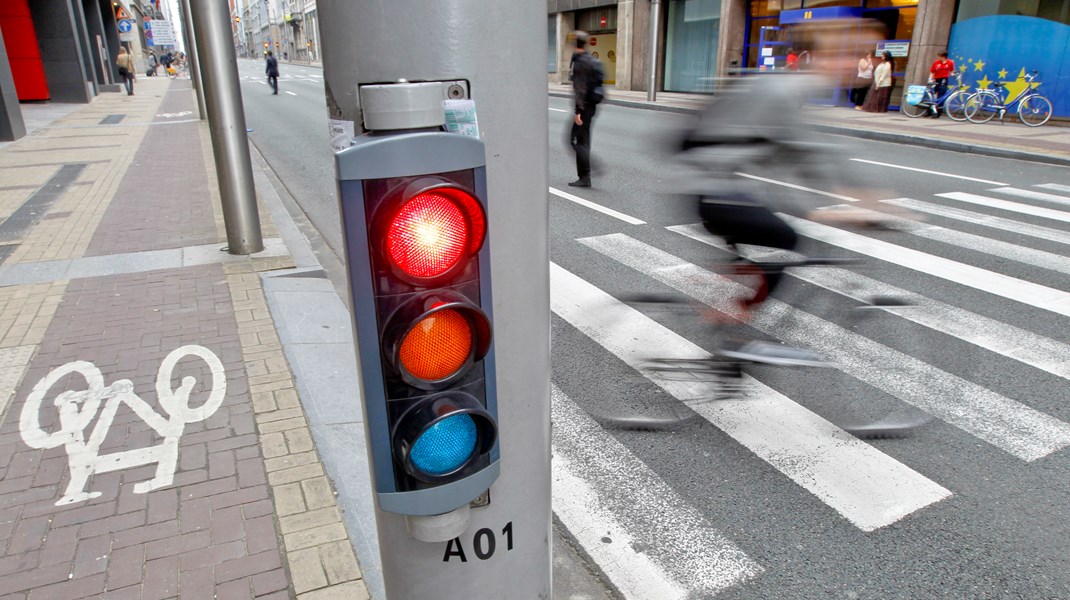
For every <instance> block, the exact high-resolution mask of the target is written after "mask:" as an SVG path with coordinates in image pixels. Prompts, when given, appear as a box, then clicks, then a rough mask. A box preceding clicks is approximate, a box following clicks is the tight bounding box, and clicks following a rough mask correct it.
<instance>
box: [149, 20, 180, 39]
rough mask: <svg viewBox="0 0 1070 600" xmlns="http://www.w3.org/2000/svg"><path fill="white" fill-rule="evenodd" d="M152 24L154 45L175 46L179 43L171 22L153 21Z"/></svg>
mask: <svg viewBox="0 0 1070 600" xmlns="http://www.w3.org/2000/svg"><path fill="white" fill-rule="evenodd" d="M150 24H151V25H152V43H153V44H154V45H156V46H174V45H176V44H177V43H178V42H177V40H176V36H175V28H174V26H173V25H172V24H171V22H170V21H167V20H164V19H153V20H152V21H151V22H150Z"/></svg>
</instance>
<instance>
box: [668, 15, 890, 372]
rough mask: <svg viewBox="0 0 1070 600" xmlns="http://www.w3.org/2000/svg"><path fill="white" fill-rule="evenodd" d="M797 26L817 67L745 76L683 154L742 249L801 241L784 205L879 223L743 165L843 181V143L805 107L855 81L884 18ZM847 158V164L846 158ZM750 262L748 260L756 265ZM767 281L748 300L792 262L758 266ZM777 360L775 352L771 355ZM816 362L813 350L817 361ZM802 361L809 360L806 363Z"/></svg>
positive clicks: (753, 348) (696, 184)
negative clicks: (818, 134) (766, 179)
mask: <svg viewBox="0 0 1070 600" xmlns="http://www.w3.org/2000/svg"><path fill="white" fill-rule="evenodd" d="M804 27H805V28H804V29H799V30H796V33H797V34H799V36H800V37H801V38H802V41H805V42H808V44H807V45H808V46H809V47H812V48H813V49H814V53H813V54H814V69H813V70H812V71H808V72H807V74H796V73H787V74H770V75H762V76H757V77H748V78H744V79H741V80H739V81H738V82H736V83H735V84H734V85H731V86H729V87H728V89H727V90H725V91H724V92H722V93H720V94H718V96H717V97H716V98H715V99H714V100H713V102H711V103H710V105H709V106H708V107H707V108H706V109H705V111H704V112H703V113H702V115H701V116H700V117H699V119H698V121H697V123H695V124H694V126H693V127H692V128H691V129H690V130H689V131H688V133H687V135H686V136H685V139H684V141H683V144H682V149H681V150H682V152H681V154H680V159H681V161H682V163H683V164H684V165H686V166H688V167H690V168H691V171H692V177H691V179H690V180H689V182H688V190H690V192H692V193H694V194H695V195H696V196H697V197H698V208H699V214H700V216H701V218H702V221H703V224H704V225H705V227H706V229H707V230H708V231H710V233H712V234H714V235H716V236H719V237H721V238H723V239H724V240H725V242H727V243H728V244H729V245H730V246H731V247H732V249H733V250H734V251H736V252H737V254H738V253H739V251H740V249H739V247H738V246H739V245H753V246H763V247H767V248H777V249H783V250H792V249H794V248H795V247H796V246H797V244H798V242H799V237H798V235H797V234H796V233H795V231H794V230H793V229H792V228H791V226H790V225H788V224H787V223H786V222H785V221H784V220H782V219H781V218H780V217H778V216H777V215H776V214H775V213H777V212H784V213H788V214H793V215H796V216H805V217H807V218H810V219H814V220H821V221H826V222H828V221H835V222H837V223H843V224H858V225H869V224H872V223H873V217H872V214H871V213H869V212H868V211H856V210H821V211H816V212H815V211H814V209H816V208H818V206H819V205H820V204H825V203H827V199H824V200H826V201H825V202H822V200H823V199H822V198H821V197H820V196H816V195H807V194H805V193H804V192H794V193H792V194H785V193H783V192H782V191H780V190H773V189H765V188H762V189H760V190H759V189H756V185H755V184H754V183H753V182H746V183H744V182H743V181H741V180H740V178H739V177H738V176H736V172H737V171H740V170H743V169H746V168H747V167H759V168H760V169H761V171H762V173H763V174H766V173H769V172H770V171H791V170H794V171H796V172H798V173H801V174H802V175H804V176H805V177H807V178H811V177H821V178H822V179H824V180H827V181H835V180H837V179H838V177H836V176H835V173H834V172H832V171H831V170H833V169H836V168H837V167H838V165H836V164H834V163H837V162H839V161H837V160H836V158H837V156H838V154H839V153H838V149H837V148H836V147H835V146H833V145H831V144H829V143H818V142H813V141H811V140H812V138H813V134H812V133H811V131H810V130H809V129H807V128H806V127H805V124H804V122H803V119H802V115H801V114H800V108H801V106H802V104H803V103H804V102H805V101H806V100H807V99H808V98H811V97H814V96H815V95H816V94H817V93H818V92H820V91H826V90H830V88H832V87H839V88H849V87H851V81H852V80H853V76H854V74H855V70H856V69H857V55H858V53H859V51H860V49H862V48H872V47H874V46H875V45H876V41H877V40H878V39H882V38H881V36H880V35H879V33H880V29H879V28H880V25H878V24H876V23H873V22H869V21H860V20H856V19H852V20H835V21H826V22H822V23H813V24H807V25H806V26H804ZM840 164H842V163H840ZM749 265H750V263H748V266H749ZM751 268H754V269H756V270H757V271H758V272H759V273H760V274H761V275H762V278H761V279H762V280H763V283H762V284H761V285H760V286H759V287H758V288H757V289H755V290H754V294H753V296H752V297H750V298H744V299H742V300H741V302H742V304H743V307H744V308H745V309H747V310H750V309H754V308H756V307H757V306H758V305H760V303H761V302H762V301H763V300H764V299H765V297H766V296H767V295H768V294H769V293H770V292H771V291H772V290H773V289H775V288H776V286H777V283H778V282H779V280H780V277H781V271H782V267H779V266H773V267H767V268H763V267H762V266H761V263H755V266H754V267H751ZM773 346H774V345H771V344H762V343H758V344H754V343H751V344H748V345H746V348H747V349H748V352H750V353H749V354H748V355H747V356H746V358H747V359H749V360H754V361H756V362H776V363H777V364H787V363H785V361H784V360H781V359H780V358H776V359H774V358H772V357H771V355H773V354H775V355H778V356H780V355H783V354H784V350H792V349H786V348H784V347H773ZM766 359H768V360H766ZM803 362H813V358H812V357H811V358H810V359H808V360H807V361H803ZM800 364H801V363H800Z"/></svg>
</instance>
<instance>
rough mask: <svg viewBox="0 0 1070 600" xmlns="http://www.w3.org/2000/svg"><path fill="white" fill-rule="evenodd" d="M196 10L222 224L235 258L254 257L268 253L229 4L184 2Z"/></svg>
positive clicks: (194, 16)
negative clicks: (254, 254)
mask: <svg viewBox="0 0 1070 600" xmlns="http://www.w3.org/2000/svg"><path fill="white" fill-rule="evenodd" d="M184 1H185V2H188V3H189V4H188V5H187V6H189V7H190V8H192V10H191V11H190V13H191V20H192V22H193V28H192V29H191V30H190V31H191V32H192V31H194V30H196V32H197V35H196V36H193V37H194V38H195V39H196V42H197V50H198V55H199V56H205V57H211V60H208V61H205V64H203V65H201V66H202V67H204V71H203V73H202V75H204V79H203V81H202V83H203V84H204V97H205V101H206V102H205V106H206V108H207V110H208V127H209V129H210V130H211V132H212V150H213V152H214V154H215V170H216V177H217V178H218V180H219V194H220V197H221V198H222V201H223V222H224V225H225V226H226V230H227V246H228V248H227V249H228V251H229V252H230V253H231V254H253V253H255V252H260V251H261V250H263V249H264V242H263V240H262V239H261V233H260V214H259V212H258V211H257V206H256V189H255V188H254V187H253V166H252V163H251V162H250V159H249V139H248V137H247V134H246V132H245V113H244V112H243V110H242V99H241V88H240V87H239V80H238V62H237V58H235V56H234V46H233V45H231V43H230V23H229V22H228V21H229V15H228V12H227V4H226V2H218V1H216V0H192V1H191V0H184Z"/></svg>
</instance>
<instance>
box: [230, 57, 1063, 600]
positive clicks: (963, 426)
mask: <svg viewBox="0 0 1070 600" xmlns="http://www.w3.org/2000/svg"><path fill="white" fill-rule="evenodd" d="M283 73H284V77H283V79H282V82H281V85H282V87H281V89H282V92H283V93H282V94H281V95H280V96H277V97H276V96H271V95H270V91H269V89H268V87H267V86H266V85H264V84H261V83H258V82H257V81H258V80H262V79H263V77H262V70H261V69H260V67H259V63H251V62H250V63H247V64H245V63H243V65H242V74H243V76H248V77H250V79H247V80H243V91H244V93H245V105H246V112H247V119H248V122H249V127H251V128H252V129H253V132H252V133H251V134H250V137H251V139H252V140H253V142H254V143H255V144H256V146H257V147H258V148H259V149H260V151H261V152H262V153H263V154H264V156H265V157H266V158H267V160H268V161H269V163H270V164H271V166H272V168H273V169H275V171H276V173H277V174H278V175H279V177H280V179H282V180H283V181H284V182H285V184H286V185H287V187H288V188H289V190H290V192H291V194H292V195H293V196H294V197H295V198H296V199H297V201H298V203H299V204H300V205H301V206H302V207H303V208H304V210H305V211H306V213H307V214H308V216H309V217H310V219H311V220H312V222H313V223H314V224H315V225H316V227H317V228H318V229H319V231H320V232H321V234H322V235H323V238H324V239H325V240H326V242H327V244H328V245H329V246H331V247H332V248H334V249H335V251H336V252H337V251H338V249H340V248H341V239H340V234H339V232H338V226H337V217H336V216H335V214H336V208H335V205H334V190H333V166H332V164H331V160H330V151H329V148H328V145H327V136H326V122H325V118H326V117H325V110H324V107H323V96H322V80H321V79H320V78H318V77H317V75H321V72H320V71H319V70H318V69H307V68H302V67H294V66H289V65H284V66H283ZM286 92H292V93H293V94H294V95H290V94H286ZM549 110H550V130H549V132H548V135H549V141H550V153H551V157H550V158H551V160H550V186H551V187H552V188H555V189H556V190H559V191H561V192H562V193H563V194H564V195H562V194H556V193H551V194H550V195H549V202H550V232H551V261H552V263H553V264H552V265H551V282H552V286H551V287H552V293H551V295H552V297H551V304H552V307H553V310H554V313H555V314H554V316H553V317H552V319H553V368H554V370H553V381H554V384H555V396H554V452H555V462H554V469H555V473H554V474H555V480H557V481H562V480H567V481H573V482H575V483H576V486H574V487H573V488H571V489H569V490H562V491H563V492H564V493H559V492H557V491H555V494H554V502H555V505H554V509H555V513H556V514H557V516H558V519H559V520H560V522H561V523H562V525H564V526H565V527H566V528H567V529H569V530H570V532H571V533H572V535H573V536H574V538H575V541H576V543H578V544H579V545H580V546H581V547H583V548H584V549H585V551H586V552H587V554H588V555H589V556H590V558H591V559H592V561H593V562H595V563H596V564H598V565H599V566H600V567H601V568H602V570H603V571H604V573H605V575H606V577H607V579H608V580H610V581H611V582H612V583H613V585H614V586H615V587H617V588H618V589H619V590H620V591H621V592H622V593H623V594H624V595H625V596H626V597H630V598H646V597H649V598H669V597H678V598H684V597H709V596H714V595H716V596H717V597H719V598H748V599H749V598H786V597H791V598H823V597H844V598H929V597H944V596H950V597H1000V598H1002V597H1024V598H1065V597H1070V558H1068V556H1067V553H1066V552H1065V548H1066V539H1067V535H1068V533H1070V519H1068V516H1070V509H1068V506H1067V498H1068V492H1070V489H1068V488H1070V485H1068V478H1067V476H1066V474H1067V472H1068V467H1070V464H1068V463H1070V451H1068V450H1067V446H1070V424H1068V422H1070V406H1068V405H1067V403H1066V398H1067V392H1068V387H1067V379H1068V378H1070V327H1068V326H1067V323H1068V321H1067V317H1068V316H1070V277H1068V275H1070V266H1068V261H1066V260H1065V257H1066V254H1067V245H1068V244H1070V208H1068V207H1070V170H1067V169H1065V168H1061V167H1052V166H1047V165H1040V164H1032V163H1028V162H1022V161H1008V160H1000V159H992V158H984V157H975V156H970V155H965V154H956V153H949V152H942V151H935V150H927V149H924V148H911V147H905V146H900V145H894V144H883V143H877V142H860V141H858V142H856V141H854V140H847V139H844V138H836V137H831V136H820V137H815V140H821V141H825V142H829V143H832V144H834V145H836V146H839V150H840V153H839V155H838V156H837V157H836V158H833V159H829V161H828V162H827V164H826V165H825V166H826V167H827V168H828V169H829V171H830V172H831V173H833V174H834V175H835V176H836V178H837V179H838V180H841V181H847V182H850V183H852V184H853V186H854V189H855V190H856V191H857V190H866V191H865V192H864V193H865V194H866V195H867V197H872V198H874V199H876V200H881V201H884V202H878V203H877V204H876V206H877V209H878V210H881V211H882V212H885V213H888V214H896V215H899V216H900V218H902V219H904V220H903V221H901V222H899V223H898V224H897V225H898V229H896V230H861V231H856V230H847V229H843V228H838V227H828V226H822V225H819V224H814V223H812V222H808V221H797V222H795V225H796V226H797V227H798V229H799V230H800V231H801V232H803V234H804V241H805V245H804V246H803V247H804V248H805V251H806V253H807V254H809V255H810V256H822V257H851V258H864V259H865V264H864V265H863V266H861V267H856V268H851V269H850V270H848V271H841V270H839V269H828V268H820V269H817V268H810V269H803V270H798V271H797V272H793V274H792V275H791V276H790V277H787V278H786V280H785V283H784V293H783V295H782V296H781V297H780V299H779V300H777V301H776V302H770V303H767V308H768V310H767V312H765V313H763V314H762V315H761V316H760V317H758V318H757V319H756V320H755V321H754V322H753V323H752V328H750V329H747V330H744V333H748V334H750V335H753V336H759V337H765V338H768V339H777V340H782V341H784V342H786V343H788V344H791V345H792V346H798V347H804V348H809V349H812V350H814V351H816V352H817V353H819V354H820V355H821V356H823V357H825V358H827V359H829V360H830V361H832V362H834V363H835V364H836V368H785V367H750V368H748V369H747V373H748V378H747V379H745V381H744V385H743V388H742V391H741V394H740V395H739V396H736V397H731V398H726V397H725V396H724V395H722V394H721V393H720V391H719V390H718V389H717V388H716V387H715V386H714V385H712V384H711V383H710V382H708V381H707V378H706V377H704V376H702V375H701V374H698V375H696V374H695V373H693V372H688V373H668V374H666V373H662V372H658V371H654V370H651V369H649V366H650V361H651V359H656V358H670V357H698V356H704V355H705V353H709V352H712V351H714V350H715V349H716V348H717V338H716V335H715V333H714V331H715V330H714V327H712V326H711V324H710V322H709V321H708V320H707V319H705V318H704V315H707V314H708V311H706V310H704V306H705V305H706V304H713V305H718V303H719V302H722V301H723V296H724V294H723V293H722V292H723V291H724V289H725V286H724V280H723V279H722V278H720V277H718V276H716V275H715V274H714V273H712V271H711V269H712V268H714V267H715V266H716V263H717V262H718V261H720V260H723V259H724V257H725V256H726V254H725V253H723V252H722V251H721V250H718V249H717V248H715V247H714V246H712V245H711V243H716V241H715V240H713V239H711V238H709V237H708V236H706V235H705V234H704V232H703V230H702V229H701V228H700V227H695V224H696V222H697V220H698V219H697V216H696V215H695V209H694V206H693V202H692V201H690V200H688V199H687V198H686V197H683V196H680V195H676V194H674V193H673V191H674V188H675V186H676V185H677V184H678V182H679V178H678V177H677V176H676V175H675V174H674V173H675V172H674V171H673V169H672V168H671V161H670V160H669V158H670V155H671V151H670V148H671V143H672V140H673V139H674V135H675V134H674V132H676V131H678V130H679V128H680V127H683V126H684V125H685V124H686V117H683V116H680V115H675V114H671V113H658V112H652V111H642V110H637V109H628V108H622V107H612V106H607V107H604V109H603V110H602V111H601V113H600V114H599V116H598V118H597V120H596V122H595V128H594V136H593V138H594V150H595V153H596V156H597V157H598V158H599V160H600V161H601V167H602V168H601V170H600V171H599V172H598V173H597V174H596V175H595V187H594V188H592V189H589V190H580V191H577V190H575V189H573V188H569V187H567V185H566V183H567V182H568V181H570V180H572V179H574V178H575V172H574V170H573V166H572V162H571V156H570V154H569V153H568V152H567V150H566V149H565V144H564V138H565V131H566V127H567V119H569V118H570V114H569V111H568V104H567V101H565V100H560V99H553V98H551V99H550V100H549ZM889 118H899V117H895V116H889ZM964 126H968V125H964ZM878 163H881V164H878ZM784 167H785V165H756V166H753V167H751V168H750V169H749V170H748V172H749V174H750V175H751V176H752V177H762V178H764V179H767V180H773V181H774V182H775V183H769V182H766V183H765V184H764V185H763V186H762V187H760V188H756V189H758V190H762V192H760V193H768V194H770V195H773V194H783V193H790V197H792V198H795V199H798V200H800V201H802V202H806V203H807V204H810V205H813V206H815V207H820V206H828V205H837V204H842V203H845V200H844V199H842V198H835V197H832V196H829V195H828V194H831V193H840V194H842V195H848V196H852V197H854V196H857V195H860V194H862V193H863V192H857V193H856V192H844V191H842V190H836V189H834V187H833V186H832V184H831V183H830V180H829V178H827V177H816V176H815V174H814V173H809V172H799V171H798V170H797V169H789V168H784ZM749 181H752V182H754V181H755V180H754V179H749ZM785 183H787V184H790V185H794V186H803V187H806V188H810V190H809V191H806V190H800V189H798V188H788V187H785V186H784V185H783V184H785ZM569 195H571V196H572V197H571V198H570V197H569ZM771 197H772V196H771ZM576 200H584V201H586V203H585V204H581V203H578V202H577V201H576ZM604 209H609V210H604ZM614 211H615V212H614ZM906 211H909V212H906ZM610 213H612V214H610ZM639 294H646V295H651V294H656V295H659V296H661V297H673V298H677V299H679V300H680V302H679V303H675V304H665V303H650V302H635V301H634V300H635V298H636V296H637V295H639ZM874 294H879V295H890V296H895V297H898V298H903V299H908V300H910V301H911V304H912V306H910V307H907V308H898V309H892V310H863V311H859V310H853V308H854V307H857V306H860V305H861V304H862V302H861V301H860V300H859V299H864V298H870V297H872V296H873V295H874ZM925 415H927V417H926V418H927V419H928V420H927V421H926V422H925V423H924V424H923V425H921V426H919V427H917V428H914V429H911V430H909V431H906V432H905V434H904V435H903V436H902V437H896V438H894V439H858V438H857V437H855V436H853V435H851V434H850V433H848V431H847V430H851V429H852V428H854V427H856V426H859V425H865V424H871V423H874V422H881V421H882V419H889V420H890V422H892V423H898V424H902V423H908V422H914V421H915V420H919V419H920V420H925V419H921V417H922V416H925ZM678 417H680V418H685V420H684V421H683V422H681V423H678V424H676V425H674V426H670V427H667V428H662V429H659V430H655V431H650V430H638V431H637V430H632V429H629V428H622V427H621V423H630V422H634V420H635V419H639V420H643V422H644V423H646V424H648V425H649V424H651V423H652V422H654V421H656V420H658V419H672V418H678ZM629 419H631V420H633V421H629ZM648 429H649V428H648ZM581 488H582V489H583V490H584V492H583V494H579V493H576V494H570V493H569V492H570V491H572V490H575V489H581Z"/></svg>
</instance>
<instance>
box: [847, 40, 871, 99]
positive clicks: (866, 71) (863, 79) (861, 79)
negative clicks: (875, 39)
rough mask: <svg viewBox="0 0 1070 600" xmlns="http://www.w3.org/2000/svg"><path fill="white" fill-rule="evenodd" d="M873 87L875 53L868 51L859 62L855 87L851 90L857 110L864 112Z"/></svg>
mask: <svg viewBox="0 0 1070 600" xmlns="http://www.w3.org/2000/svg"><path fill="white" fill-rule="evenodd" d="M871 87H873V51H872V50H866V54H865V56H863V57H862V60H859V61H858V74H857V75H856V76H855V87H854V89H852V90H851V102H852V103H854V105H855V110H862V105H863V104H865V103H866V96H867V95H869V88H871Z"/></svg>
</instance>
